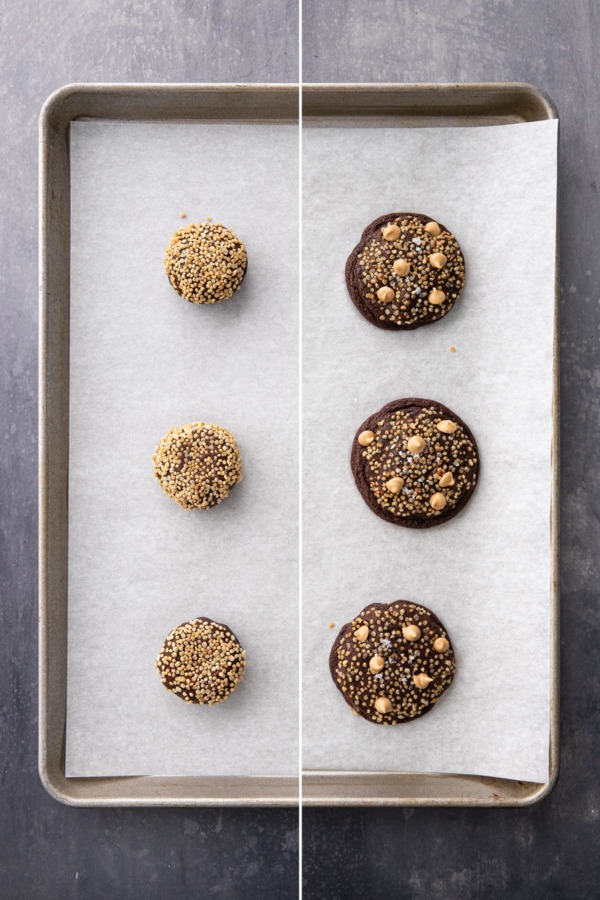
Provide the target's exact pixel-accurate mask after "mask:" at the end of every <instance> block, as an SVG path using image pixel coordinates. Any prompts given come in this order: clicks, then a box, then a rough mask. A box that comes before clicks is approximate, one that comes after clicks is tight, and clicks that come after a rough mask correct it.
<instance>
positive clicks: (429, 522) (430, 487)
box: [351, 398, 479, 528]
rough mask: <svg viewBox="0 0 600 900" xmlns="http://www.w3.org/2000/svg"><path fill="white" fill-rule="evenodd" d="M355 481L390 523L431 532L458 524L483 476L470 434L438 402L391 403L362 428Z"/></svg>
mask: <svg viewBox="0 0 600 900" xmlns="http://www.w3.org/2000/svg"><path fill="white" fill-rule="evenodd" d="M351 466H352V472H353V474H354V480H355V481H356V486H357V487H358V489H359V491H360V493H361V496H362V498H363V500H364V501H365V503H367V505H368V506H369V507H370V509H372V511H373V512H374V513H375V514H376V515H378V516H379V517H380V518H382V519H385V520H386V522H392V523H393V524H394V525H405V526H406V527H408V528H430V527H431V526H433V525H441V524H442V522H447V521H448V520H449V519H452V518H454V516H456V515H457V514H458V513H459V512H460V511H461V509H463V508H464V506H465V505H466V504H467V502H468V501H469V498H470V497H471V495H472V493H473V491H474V490H475V486H476V484H477V478H478V476H479V451H478V449H477V443H476V442H475V438H474V437H473V434H472V432H471V430H470V428H469V427H468V426H467V425H466V423H465V422H463V420H462V419H459V417H458V416H457V415H456V413H454V412H452V410H451V409H448V407H447V406H443V405H442V404H441V403H437V402H436V401H434V400H421V399H417V398H404V399H402V400H394V402H393V403H388V404H387V406H384V407H383V409H380V410H379V412H376V413H374V414H373V415H372V416H369V418H368V419H366V420H365V421H364V422H363V424H362V425H361V426H360V428H359V429H358V431H357V432H356V435H355V437H354V442H353V444H352V454H351Z"/></svg>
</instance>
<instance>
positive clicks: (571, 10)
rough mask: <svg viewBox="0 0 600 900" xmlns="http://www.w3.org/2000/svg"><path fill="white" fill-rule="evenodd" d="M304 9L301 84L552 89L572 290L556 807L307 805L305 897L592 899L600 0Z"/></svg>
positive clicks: (565, 381)
mask: <svg viewBox="0 0 600 900" xmlns="http://www.w3.org/2000/svg"><path fill="white" fill-rule="evenodd" d="M303 10H304V15H303V18H304V52H303V68H304V72H303V77H304V80H305V81H447V82H451V81H483V80H486V81H512V80H521V81H529V82H532V83H533V84H536V85H538V86H539V87H540V88H542V89H543V90H544V91H546V92H547V93H548V94H550V96H551V97H552V98H553V99H554V100H555V102H556V104H557V105H558V109H559V113H560V118H561V137H560V144H561V156H560V228H561V285H562V287H561V323H562V324H561V353H562V377H561V399H562V428H561V439H562V503H561V519H562V547H561V553H562V562H561V582H562V616H561V619H562V647H561V652H562V771H561V776H560V779H559V783H558V786H557V788H556V790H555V791H554V793H553V794H552V796H551V797H550V798H549V799H548V800H546V801H545V802H544V803H542V804H541V805H539V806H536V807H533V808H531V809H526V810H481V811H475V810H394V809H389V810H382V809H379V810H353V811H348V810H343V811H342V810H311V811H307V812H305V814H304V860H305V870H304V881H305V892H304V897H305V900H312V898H323V897H327V898H328V900H353V898H362V897H366V896H368V897H369V898H372V900H377V898H389V897H401V898H426V900H436V898H445V900H453V898H457V900H458V898H460V900H466V898H474V897H476V898H487V897H498V898H510V900H515V898H529V900H531V898H554V897H556V898H573V900H581V898H587V897H590V898H592V897H594V898H596V897H599V896H600V857H599V855H598V852H597V846H598V837H599V833H600V829H599V826H600V787H599V783H598V772H599V764H598V759H599V754H598V742H599V739H600V714H599V711H598V707H599V701H600V675H599V663H600V635H599V621H600V613H599V609H598V604H599V599H600V597H599V593H600V591H599V587H598V584H599V581H600V578H599V576H600V554H599V552H598V548H599V539H600V479H599V477H598V475H599V473H598V462H599V451H598V448H599V445H600V419H599V413H600V369H599V366H598V357H599V351H600V336H599V329H600V289H599V284H600V254H599V253H598V249H597V243H598V234H599V226H600V209H599V206H598V184H599V183H600V179H599V175H600V166H599V163H600V112H599V110H600V107H599V104H598V96H599V92H600V67H599V65H598V53H597V45H598V41H599V39H600V4H598V3H597V2H595V0H571V2H568V0H452V2H450V0H418V2H416V0H415V2H413V0H405V2H394V0H370V2H368V3H367V2H363V0H329V2H320V0H304V5H303ZM532 302H535V298H532ZM524 314H525V315H526V311H525V312H524ZM516 399H517V398H516ZM523 599H524V602H526V600H527V598H523Z"/></svg>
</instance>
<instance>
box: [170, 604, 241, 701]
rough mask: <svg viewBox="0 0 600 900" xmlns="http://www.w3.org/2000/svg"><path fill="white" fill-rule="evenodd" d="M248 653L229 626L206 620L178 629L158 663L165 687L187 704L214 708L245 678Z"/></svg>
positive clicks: (187, 624)
mask: <svg viewBox="0 0 600 900" xmlns="http://www.w3.org/2000/svg"><path fill="white" fill-rule="evenodd" d="M245 666H246V653H245V651H244V650H243V649H242V646H241V644H240V642H239V641H238V639H237V638H236V636H235V634H234V633H233V632H232V631H230V629H229V628H228V627H227V626H226V625H221V624H219V623H218V622H213V621H212V619H207V618H205V617H203V616H201V617H199V618H197V619H192V621H191V622H184V623H183V624H182V625H178V626H177V628H174V629H173V631H172V632H171V633H170V634H169V636H168V637H167V639H166V640H165V642H164V644H163V645H162V649H161V651H160V653H159V655H158V659H157V660H156V667H157V669H158V672H159V674H160V677H161V680H162V683H163V684H164V686H165V687H166V688H167V690H169V691H173V693H174V694H176V695H177V696H178V697H180V698H181V699H182V700H185V702H186V703H199V704H201V705H205V704H206V705H208V706H213V705H214V704H215V703H220V702H221V701H222V700H225V699H227V697H229V695H230V694H231V693H232V692H233V691H234V690H235V689H236V687H237V686H238V684H239V683H240V681H241V680H242V678H243V677H244V668H245Z"/></svg>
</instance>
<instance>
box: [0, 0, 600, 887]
mask: <svg viewBox="0 0 600 900" xmlns="http://www.w3.org/2000/svg"><path fill="white" fill-rule="evenodd" d="M599 38H600V5H599V4H598V3H596V2H595V0H571V2H568V0H452V2H450V0H418V2H416V0H404V2H400V0H397V2H395V0H370V2H366V0H305V2H304V78H305V80H307V81H353V80H358V81H369V80H373V81H436V80H440V81H465V80H483V79H485V80H492V81H494V80H497V81H505V80H515V79H517V80H519V79H520V80H525V81H531V82H533V83H535V84H537V85H539V86H540V87H541V88H543V89H544V90H546V91H547V92H548V93H549V94H550V95H551V96H552V97H553V98H554V100H555V101H556V103H557V104H558V107H559V112H560V115H561V179H560V181H561V233H562V241H561V243H562V332H561V333H562V337H561V349H562V403H563V426H562V444H563V465H562V478H563V499H562V533H563V538H562V604H563V611H562V658H563V671H562V705H563V712H562V754H563V762H562V774H561V777H560V780H559V784H558V787H557V788H556V790H555V792H554V794H553V795H552V796H551V797H550V798H549V799H548V800H547V801H545V802H544V803H543V804H542V805H540V806H537V807H534V808H532V809H529V810H481V811H473V810H381V809H380V810H310V811H307V812H305V814H304V861H305V867H304V879H305V892H304V896H305V897H306V898H307V900H308V898H311V900H312V898H319V900H320V898H327V900H338V898H339V900H346V898H348V900H352V898H362V897H365V896H367V897H369V898H373V900H377V898H379V897H381V898H384V897H385V898H389V897H401V898H427V900H435V898H441V897H444V898H449V900H452V898H461V900H463V898H471V897H474V898H487V897H498V898H504V897H508V898H538V897H539V898H554V897H556V898H576V900H579V898H587V897H589V898H593V897H597V896H599V894H600V889H599V887H598V885H599V884H600V863H599V862H598V854H597V844H598V830H599V824H600V788H599V785H598V769H599V765H598V753H597V749H596V748H597V744H598V739H599V733H600V722H599V712H598V706H599V695H600V676H599V674H598V670H599V662H600V650H599V649H598V648H599V647H600V634H599V630H600V629H599V614H598V610H597V605H598V600H599V597H598V594H599V589H598V582H599V575H600V554H598V552H597V548H598V543H599V537H600V503H599V493H600V484H599V479H598V455H599V454H598V445H599V439H600V428H599V412H600V400H599V387H600V374H599V368H598V363H597V359H598V352H599V349H600V341H599V334H598V332H599V328H600V293H599V290H598V283H599V282H600V254H599V253H598V251H597V247H596V241H597V235H598V231H599V224H600V211H599V208H598V195H597V184H598V181H599V178H598V176H599V156H600V138H599V134H600V112H599V106H598V101H597V98H598V95H599V88H600V69H599V67H598V63H597V53H596V45H597V43H598V40H599ZM296 47H297V34H296V8H295V2H294V0H254V2H251V3H242V2H239V0H235V2H234V0H208V2H206V0H203V2H194V0H184V2H178V0H156V2H153V0H141V2H135V0H104V2H100V0H78V2H75V0H65V2H59V0H54V2H44V3H40V2H34V0H23V2H21V3H17V2H16V0H4V3H3V4H2V5H1V6H0V116H1V121H2V125H3V129H2V144H3V147H2V149H3V152H2V155H1V157H0V200H1V203H2V216H1V218H0V260H1V262H2V276H1V283H2V298H1V301H0V341H1V350H0V373H1V374H0V428H1V429H2V434H3V452H2V454H0V584H1V604H0V640H1V641H2V645H1V652H0V765H1V770H0V771H1V785H2V786H1V789H0V791H1V793H0V896H2V897H3V898H4V897H6V898H7V900H13V898H15V900H16V898H26V900H30V898H31V900H35V898H38V897H39V898H45V900H54V898H57V900H63V898H64V900H68V898H72V897H82V898H86V900H87V898H102V900H104V898H117V900H120V898H127V900H129V898H138V897H145V898H148V900H151V898H154V897H169V898H180V897H181V898H195V897H199V898H205V897H227V898H229V897H233V898H237V897H239V898H254V897H257V898H263V897H264V898H267V897H268V898H280V897H281V898H287V897H293V896H295V894H296V881H295V867H296V863H297V844H298V832H297V828H296V815H295V813H294V811H272V810H262V811H248V810H223V811H219V810H176V809H173V810H146V811H136V810H72V809H68V808H65V807H62V806H60V805H59V804H57V803H56V802H55V801H53V800H51V799H50V797H48V796H47V795H46V794H45V792H44V790H43V788H42V787H41V785H40V783H39V781H38V777H37V772H36V762H37V760H36V757H37V747H36V736H37V733H36V727H37V723H36V716H37V696H36V691H37V664H36V657H37V640H36V627H37V606H36V589H37V576H36V529H37V511H36V505H37V504H36V469H37V462H36V452H37V449H36V440H37V435H36V430H37V429H36V418H37V384H36V379H37V287H36V286H37V259H36V252H37V234H36V229H37V210H36V202H37V183H36V180H37V116H38V113H39V109H40V107H41V104H42V102H43V100H44V98H45V97H46V96H47V95H48V94H49V93H50V92H51V91H52V90H54V89H55V88H56V87H58V86H60V85H61V84H64V83H66V82H69V81H75V80H80V81H99V80H106V81H152V80H155V81H235V80H239V81H261V80H266V81H294V80H295V79H296V78H297V53H296ZM525 599H526V598H525Z"/></svg>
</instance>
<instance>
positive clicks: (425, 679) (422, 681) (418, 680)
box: [413, 672, 433, 690]
mask: <svg viewBox="0 0 600 900" xmlns="http://www.w3.org/2000/svg"><path fill="white" fill-rule="evenodd" d="M413 681H414V683H415V684H416V686H417V687H418V688H421V690H422V689H423V688H426V687H427V685H428V684H431V682H432V681H433V678H430V677H429V675H426V674H425V672H419V674H418V675H413Z"/></svg>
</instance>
